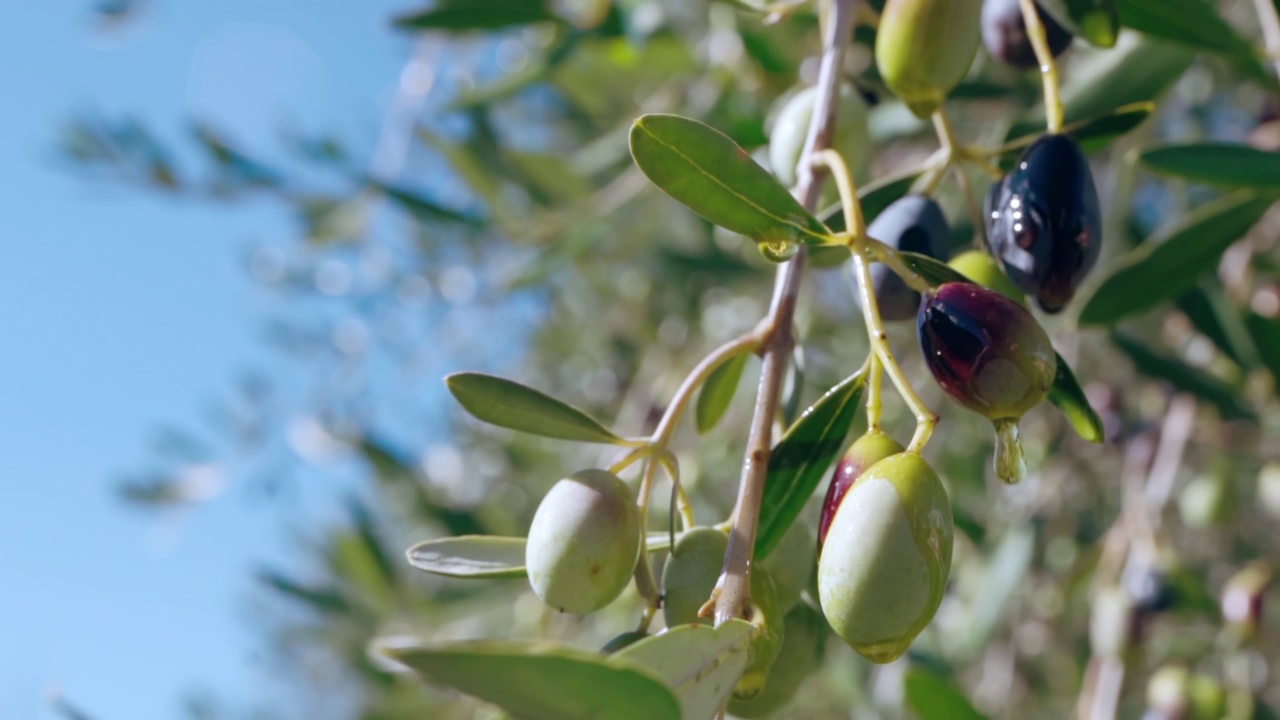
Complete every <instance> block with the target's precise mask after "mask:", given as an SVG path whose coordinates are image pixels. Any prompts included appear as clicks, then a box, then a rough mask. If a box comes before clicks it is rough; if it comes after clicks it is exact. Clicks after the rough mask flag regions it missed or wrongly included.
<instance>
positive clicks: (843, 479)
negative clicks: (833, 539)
mask: <svg viewBox="0 0 1280 720" xmlns="http://www.w3.org/2000/svg"><path fill="white" fill-rule="evenodd" d="M902 450H903V448H902V446H901V445H899V444H898V441H897V440H894V439H893V438H891V437H889V436H888V435H886V434H885V433H883V432H880V431H878V430H873V431H868V432H867V434H866V435H863V436H862V437H860V438H858V439H857V440H855V441H854V443H853V444H852V445H850V446H849V449H848V450H846V451H845V453H844V457H842V458H840V462H838V463H836V469H835V472H833V473H831V483H830V484H829V485H827V496H826V497H825V498H823V500H822V516H821V518H820V519H819V520H818V548H819V551H821V548H822V545H823V544H824V543H825V542H826V541H827V532H828V531H829V530H830V529H831V521H832V519H834V518H835V516H836V510H837V509H839V507H840V503H841V501H843V500H844V496H845V494H846V493H848V492H849V487H850V486H852V485H853V483H854V481H855V480H857V479H858V477H859V476H861V475H862V473H864V472H866V470H867V468H869V467H871V466H872V465H875V464H876V463H878V462H880V461H881V460H884V459H885V458H887V457H890V456H892V455H897V454H898V453H900V452H902Z"/></svg>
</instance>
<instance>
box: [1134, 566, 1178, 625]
mask: <svg viewBox="0 0 1280 720" xmlns="http://www.w3.org/2000/svg"><path fill="white" fill-rule="evenodd" d="M1124 585H1125V589H1126V590H1128V591H1129V597H1131V598H1133V609H1134V610H1137V611H1138V612H1139V613H1143V614H1145V615H1155V614H1157V613H1162V612H1164V611H1166V610H1168V609H1170V608H1172V607H1173V605H1174V603H1175V601H1176V599H1177V598H1176V596H1175V593H1174V590H1173V586H1172V585H1171V584H1170V583H1169V578H1168V577H1166V576H1165V574H1164V573H1163V572H1161V571H1160V570H1159V569H1157V568H1154V567H1148V568H1145V569H1143V570H1141V571H1139V572H1136V573H1134V574H1133V575H1130V576H1127V577H1126V578H1125V581H1124Z"/></svg>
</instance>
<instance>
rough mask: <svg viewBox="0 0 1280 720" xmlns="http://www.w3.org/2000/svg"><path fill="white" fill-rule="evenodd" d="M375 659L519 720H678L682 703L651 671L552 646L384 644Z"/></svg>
mask: <svg viewBox="0 0 1280 720" xmlns="http://www.w3.org/2000/svg"><path fill="white" fill-rule="evenodd" d="M374 652H375V653H377V654H379V655H382V656H384V657H386V658H389V659H391V660H393V661H395V662H398V663H400V664H402V665H405V666H407V667H409V668H410V669H412V670H414V671H415V672H417V673H418V674H419V675H421V676H422V677H423V678H425V679H426V680H429V681H431V682H433V683H437V684H440V685H446V686H448V687H452V688H455V689H457V690H460V691H462V692H464V693H466V694H468V695H474V696H475V697H477V698H480V699H481V700H484V701H486V702H490V703H493V704H494V705H497V706H498V707H500V708H502V709H504V710H506V711H508V712H510V713H511V714H513V715H515V716H516V717H518V718H521V719H522V720H598V719H599V718H604V717H607V718H610V719H611V720H681V717H682V715H681V712H680V701H679V700H678V699H677V698H676V695H675V693H673V692H672V691H671V688H669V687H667V685H666V684H665V683H663V682H662V681H661V680H660V679H658V678H657V677H655V676H654V674H653V673H652V672H650V671H649V670H645V669H642V668H640V667H638V666H633V665H628V664H624V663H619V662H611V661H610V658H609V657H608V656H606V655H602V654H599V653H594V652H589V651H586V650H580V649H578V648H572V647H566V646H562V645H556V644H553V643H549V642H529V641H526V642H521V641H499V640H477V641H466V642H455V643H428V642H421V641H417V640H412V639H408V640H404V639H386V640H382V641H380V642H377V643H375V646H374Z"/></svg>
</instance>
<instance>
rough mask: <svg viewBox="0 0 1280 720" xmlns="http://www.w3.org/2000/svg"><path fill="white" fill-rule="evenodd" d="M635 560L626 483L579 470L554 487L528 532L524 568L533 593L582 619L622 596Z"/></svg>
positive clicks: (632, 509)
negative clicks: (580, 616)
mask: <svg viewBox="0 0 1280 720" xmlns="http://www.w3.org/2000/svg"><path fill="white" fill-rule="evenodd" d="M639 557H640V511H639V509H638V508H637V507H636V503H635V498H634V497H633V496H632V494H631V490H630V488H628V487H627V485H626V483H624V482H623V481H622V480H620V479H619V478H618V476H617V475H614V474H612V473H610V472H606V471H604V470H581V471H579V472H576V473H574V474H572V475H570V476H569V477H567V478H564V479H563V480H561V481H560V482H558V483H556V484H555V485H554V486H553V487H552V488H551V490H550V492H548V493H547V495H546V497H544V498H543V499H542V503H541V504H539V505H538V511H537V512H536V513H535V514H534V516H533V524H532V525H531V526H530V527H529V539H528V544H527V545H526V547H525V568H526V571H527V572H528V575H529V584H530V585H532V586H533V591H534V592H535V593H537V595H538V597H539V598H542V601H543V602H544V603H546V604H547V605H549V606H551V607H553V608H556V609H557V610H560V611H561V612H572V613H578V614H580V615H584V614H586V613H589V612H593V611H595V610H599V609H600V608H602V607H604V606H605V605H608V604H609V603H611V602H613V600H614V599H615V598H617V597H618V595H620V594H622V591H623V589H625V588H626V587H627V582H628V581H629V580H630V578H631V573H632V571H634V570H635V567H636V561H637V560H638V559H639Z"/></svg>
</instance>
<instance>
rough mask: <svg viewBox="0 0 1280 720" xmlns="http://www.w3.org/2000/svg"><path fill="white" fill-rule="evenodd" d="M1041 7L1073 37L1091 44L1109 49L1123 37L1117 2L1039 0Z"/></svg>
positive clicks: (1101, 0)
mask: <svg viewBox="0 0 1280 720" xmlns="http://www.w3.org/2000/svg"><path fill="white" fill-rule="evenodd" d="M1039 4H1040V5H1042V6H1044V9H1045V10H1047V11H1048V12H1049V14H1050V15H1052V16H1053V18H1054V19H1055V20H1057V21H1058V23H1059V24H1061V25H1062V26H1063V27H1065V28H1066V29H1068V30H1070V31H1071V32H1072V34H1074V35H1079V36H1080V37H1082V38H1084V39H1085V40H1087V41H1088V42H1089V44H1090V45H1094V46H1096V47H1101V48H1109V47H1112V46H1114V45H1115V44H1116V38H1117V36H1118V35H1119V34H1120V16H1119V12H1117V10H1116V2H1115V0H1039Z"/></svg>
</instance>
